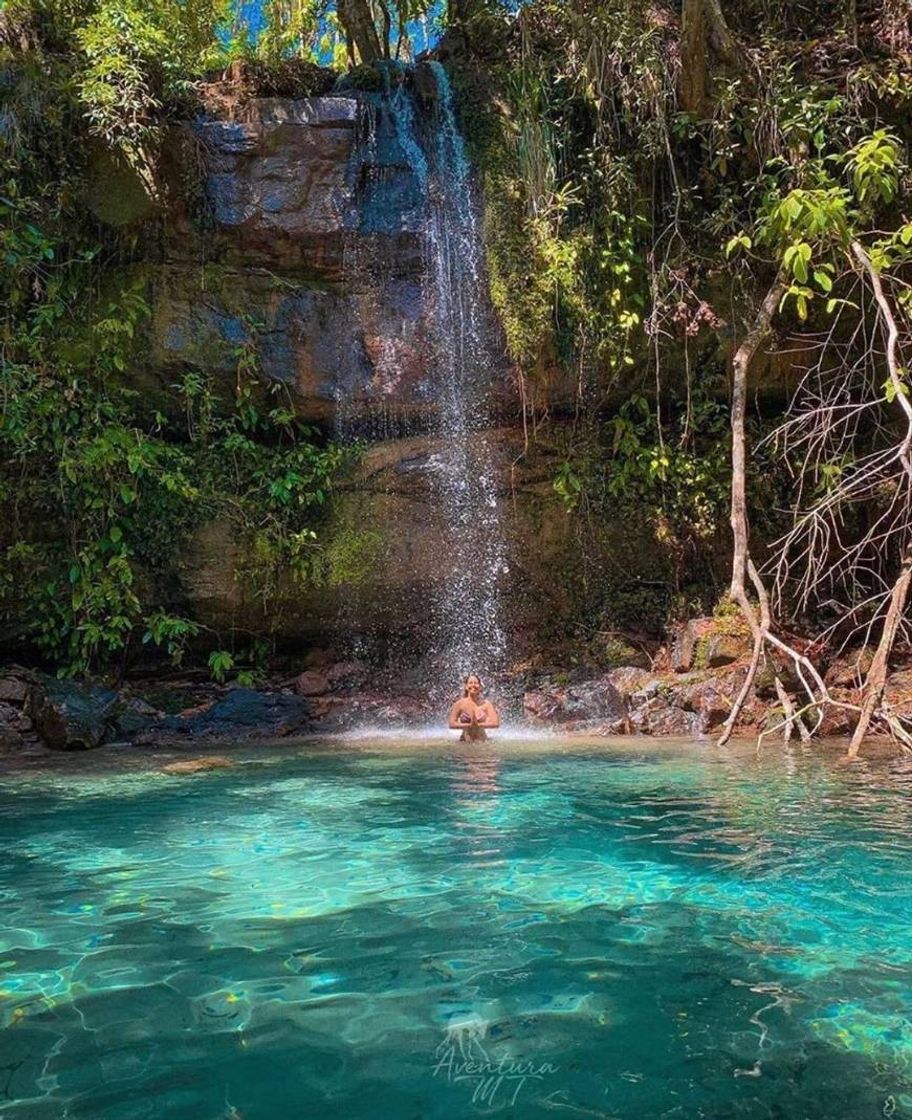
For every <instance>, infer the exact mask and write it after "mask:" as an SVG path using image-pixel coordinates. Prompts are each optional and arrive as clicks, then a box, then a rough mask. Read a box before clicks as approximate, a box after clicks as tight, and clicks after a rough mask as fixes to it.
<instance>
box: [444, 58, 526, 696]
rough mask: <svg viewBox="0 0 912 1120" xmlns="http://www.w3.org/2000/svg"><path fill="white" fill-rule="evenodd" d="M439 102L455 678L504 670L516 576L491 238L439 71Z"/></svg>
mask: <svg viewBox="0 0 912 1120" xmlns="http://www.w3.org/2000/svg"><path fill="white" fill-rule="evenodd" d="M430 71H431V74H432V75H433V79H434V85H435V87H436V91H437V97H436V99H435V100H434V109H435V111H434V113H433V128H432V134H431V136H429V137H428V138H427V141H426V143H427V146H428V147H429V149H430V150H429V158H428V169H429V176H428V189H427V199H428V210H429V213H428V222H427V234H426V237H425V241H424V247H425V278H426V280H425V283H426V295H427V298H428V300H429V311H430V315H429V324H430V333H431V340H432V354H433V366H434V372H435V377H436V381H437V385H438V388H439V393H440V396H439V413H438V416H439V430H440V434H441V435H442V436H443V437H444V439H445V441H446V442H445V444H444V447H445V450H444V451H443V452H442V453H441V456H440V463H439V467H438V471H439V487H440V496H441V499H442V504H443V508H444V509H445V510H446V514H447V521H448V523H449V525H450V526H451V532H450V537H449V539H448V540H447V541H446V542H441V543H442V544H445V546H446V548H447V550H448V553H449V555H450V557H451V558H452V561H453V572H452V578H451V579H450V580H449V581H447V583H446V584H445V585H444V587H443V588H442V589H441V600H440V602H439V604H438V609H439V622H438V626H439V628H440V629H439V633H438V651H437V652H438V655H439V658H440V661H441V663H442V666H443V667H445V668H446V669H448V670H450V671H452V672H454V674H455V673H462V674H464V673H466V672H469V671H477V672H479V673H481V674H482V675H483V674H484V673H485V672H488V671H490V670H493V669H496V668H498V667H499V666H500V665H501V663H502V661H503V657H504V654H505V644H506V643H505V636H504V630H503V623H502V620H501V618H500V596H499V594H498V591H499V587H500V583H501V578H502V576H503V575H504V574H505V573H506V568H507V565H506V557H505V548H504V539H503V530H502V526H501V523H500V517H499V511H498V508H497V494H496V484H495V482H496V480H495V467H496V463H495V462H494V461H493V456H492V453H491V448H490V445H489V443H488V441H487V440H486V439H485V429H486V428H487V427H488V426H489V424H490V414H489V411H488V401H487V398H488V393H489V390H490V388H491V381H492V377H493V373H494V369H495V366H496V362H495V360H494V354H493V351H492V329H491V328H492V323H491V320H490V315H489V313H488V308H489V304H488V296H487V290H486V277H485V269H484V260H483V256H482V254H483V241H482V232H481V229H480V225H479V220H478V213H479V211H478V205H477V199H476V197H475V191H474V189H473V183H472V178H471V172H470V167H469V160H468V156H467V154H466V148H465V143H464V141H463V139H462V136H461V134H460V132H459V128H458V126H457V123H456V116H455V112H454V108H453V95H452V90H451V87H450V83H449V79H448V78H447V74H446V71H445V70H444V68H443V67H442V66H441V65H440V63H439V62H432V63H431V64H430Z"/></svg>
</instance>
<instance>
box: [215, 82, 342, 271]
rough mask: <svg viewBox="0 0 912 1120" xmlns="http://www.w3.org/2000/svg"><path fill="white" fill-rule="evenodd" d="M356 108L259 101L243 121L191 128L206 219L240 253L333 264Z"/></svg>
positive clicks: (337, 259)
mask: <svg viewBox="0 0 912 1120" xmlns="http://www.w3.org/2000/svg"><path fill="white" fill-rule="evenodd" d="M357 109H358V106H357V102H355V101H354V100H352V99H351V98H347V97H315V98H309V99H307V100H302V101H291V100H285V99H281V98H259V99H256V100H254V101H252V102H251V103H249V105H248V106H247V107H246V111H245V119H242V120H232V121H221V120H203V121H201V122H200V123H198V124H196V125H194V130H195V132H196V134H197V136H198V137H199V138H200V141H201V143H202V147H203V150H204V152H205V158H206V165H207V166H206V170H207V175H206V194H207V196H208V199H209V203H210V205H211V208H212V216H213V218H214V220H215V222H216V223H217V224H218V226H219V227H220V228H221V229H223V230H233V231H234V232H235V233H236V234H237V237H238V247H239V248H240V249H241V250H244V249H246V250H248V251H250V252H252V253H253V254H255V256H256V257H257V258H258V259H262V260H264V261H265V260H271V261H273V262H275V263H281V264H288V263H297V264H309V265H310V266H311V267H312V268H316V269H327V268H332V267H336V268H338V267H339V266H340V265H341V250H342V241H341V234H342V231H343V229H344V227H345V219H346V215H347V211H348V209H349V206H350V204H351V189H350V185H349V183H348V174H347V172H348V159H349V157H350V155H351V152H352V146H353V142H354V126H355V121H356V118H357ZM333 235H335V236H333Z"/></svg>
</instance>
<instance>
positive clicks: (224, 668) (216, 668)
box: [209, 649, 234, 684]
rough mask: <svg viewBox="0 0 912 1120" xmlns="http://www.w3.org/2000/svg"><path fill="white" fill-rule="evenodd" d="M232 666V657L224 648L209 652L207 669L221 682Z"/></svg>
mask: <svg viewBox="0 0 912 1120" xmlns="http://www.w3.org/2000/svg"><path fill="white" fill-rule="evenodd" d="M233 668H234V657H233V655H232V654H231V653H229V652H228V650H226V649H215V650H213V651H212V653H210V654H209V669H210V670H211V672H212V676H213V677H214V678H215V679H216V680H217V681H218V682H219V683H220V684H221V683H222V682H223V681H224V680H225V678H226V677H227V675H228V674H229V673H230V672H231V670H232V669H233Z"/></svg>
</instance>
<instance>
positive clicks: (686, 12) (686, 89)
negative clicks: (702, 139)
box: [680, 0, 744, 116]
mask: <svg viewBox="0 0 912 1120" xmlns="http://www.w3.org/2000/svg"><path fill="white" fill-rule="evenodd" d="M713 59H715V60H716V61H719V62H722V63H724V64H725V65H726V66H729V67H730V68H731V69H733V70H736V71H737V70H741V69H743V59H744V52H743V51H742V50H741V48H740V47H739V46H738V42H737V40H736V39H735V37H734V35H732V33H731V31H730V30H729V28H728V23H727V22H726V20H725V14H724V13H723V11H722V8H721V5H720V3H719V0H684V7H683V9H682V12H681V91H680V92H681V108H682V109H684V110H685V112H688V113H695V114H696V115H697V116H703V115H704V113H705V112H706V109H707V103H708V100H709V79H710V68H711V62H712V60H713Z"/></svg>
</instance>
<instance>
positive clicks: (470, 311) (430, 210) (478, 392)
mask: <svg viewBox="0 0 912 1120" xmlns="http://www.w3.org/2000/svg"><path fill="white" fill-rule="evenodd" d="M425 73H426V74H427V75H428V76H429V78H430V85H431V87H432V88H431V90H430V91H429V92H430V96H427V95H426V96H424V97H420V96H419V95H418V94H417V93H416V92H415V90H413V89H412V88H410V85H409V84H406V83H404V82H402V81H398V82H396V83H395V85H392V84H391V86H390V88H389V89H388V90H387V91H386V93H384V94H382V95H377V96H371V97H364V98H362V99H361V100H359V105H360V117H361V119H360V122H359V149H360V150H359V152H358V153H357V160H356V162H357V163H358V165H359V166H360V167H361V168H362V169H364V170H363V171H362V183H361V186H360V190H361V192H362V196H363V197H362V206H361V209H360V215H361V217H360V221H361V228H360V230H359V231H358V232H359V236H358V237H357V238H354V239H353V243H354V244H355V246H356V247H355V248H353V250H352V251H351V253H350V255H349V257H348V259H347V261H346V266H347V273H348V280H349V282H350V283H351V284H352V285H353V287H355V288H357V289H358V290H360V291H361V292H362V298H361V308H362V315H366V316H371V315H374V314H375V304H376V301H377V300H378V299H382V298H384V293H386V294H387V295H386V298H389V297H388V293H389V292H390V291H391V285H393V284H395V283H396V280H395V278H394V276H393V274H392V271H391V270H392V265H391V264H390V256H391V255H390V254H385V255H384V254H383V253H382V252H378V251H377V249H376V245H375V244H374V243H372V242H371V240H370V237H371V234H372V233H373V232H374V230H373V229H372V228H371V222H372V221H376V214H377V212H378V210H381V209H382V206H378V205H377V203H376V198H377V197H379V195H380V193H381V192H382V190H383V189H384V188H385V187H388V182H387V183H384V181H383V180H384V176H387V177H388V172H389V169H388V166H387V167H384V166H383V162H382V159H381V158H380V157H378V148H379V147H380V146H382V145H383V144H384V143H385V144H387V145H390V144H391V145H394V146H395V149H396V151H397V153H398V158H400V159H401V160H404V161H405V163H407V165H408V169H409V171H410V173H411V177H412V181H413V182H414V183H415V184H416V186H417V191H416V197H415V206H414V208H413V216H414V222H415V229H416V231H417V233H418V237H419V241H420V244H421V247H422V248H421V252H422V272H423V281H422V285H421V292H420V299H421V302H422V307H421V312H420V315H421V321H422V328H423V338H424V343H425V358H424V365H425V370H426V381H425V387H424V394H425V397H426V408H424V409H423V410H421V412H420V414H421V416H422V420H421V424H422V427H423V433H422V434H426V435H428V436H430V437H431V445H430V446H431V448H432V450H431V452H430V455H429V457H428V459H427V461H426V463H424V464H423V468H422V469H423V470H424V473H425V478H426V482H427V485H428V488H429V489H430V491H431V493H432V495H433V498H434V500H435V504H436V506H437V509H438V510H439V511H440V513H441V514H442V520H443V522H444V524H445V526H446V528H445V530H444V534H443V538H442V539H441V540H440V542H439V545H440V547H439V571H438V578H437V580H436V581H435V586H436V587H437V591H436V592H435V593H434V595H433V598H432V601H431V602H428V603H422V604H421V605H420V609H421V612H422V615H423V617H424V618H426V626H427V640H426V649H427V654H428V657H427V664H428V666H429V669H430V670H431V676H432V677H433V678H435V679H438V680H440V679H441V678H445V679H446V680H447V685H446V687H447V688H450V687H451V684H452V681H453V680H455V679H456V678H457V677H459V676H462V675H464V674H465V673H466V672H469V671H475V672H479V673H482V674H486V673H490V672H492V671H496V670H497V669H498V668H499V667H500V666H501V665H502V663H503V660H504V656H505V652H506V642H505V635H504V628H503V620H502V618H501V612H500V596H499V589H500V585H501V582H502V579H503V577H504V575H505V574H506V573H507V559H506V549H505V542H504V534H503V528H502V525H501V519H500V514H499V510H498V502H497V487H496V469H497V461H496V453H495V451H494V449H493V448H492V441H491V440H490V439H488V438H487V436H486V433H487V432H488V430H489V429H490V427H491V423H492V417H491V411H490V407H489V399H488V398H489V395H490V391H491V387H492V382H493V380H494V377H495V374H496V370H497V368H498V353H497V350H496V347H495V341H494V340H495V337H496V332H495V331H494V329H493V328H494V323H493V316H492V312H491V308H490V302H489V298H488V293H487V285H486V272H485V261H484V249H483V240H482V233H481V228H480V223H479V215H478V201H477V194H476V191H475V187H474V183H473V178H472V173H471V167H470V163H469V159H468V155H467V152H466V146H465V143H464V141H463V138H462V135H461V133H460V131H459V127H458V124H457V121H456V114H455V111H454V104H453V93H452V90H451V87H450V83H449V80H448V78H447V74H446V71H445V70H444V68H443V67H442V66H441V65H440V64H439V63H436V62H434V63H430V64H426V67H425ZM368 196H373V207H372V205H371V198H370V197H368ZM364 198H367V202H366V203H365V202H364ZM396 201H397V203H398V204H401V198H398V197H397V200H396ZM372 215H373V217H372ZM399 283H400V284H401V283H402V281H401V280H400V281H399ZM365 309H366V310H365ZM400 357H401V354H400V350H399V348H398V346H397V342H396V340H395V338H394V339H389V338H387V339H384V341H383V344H382V345H381V346H379V347H378V348H377V349H376V352H375V354H374V355H373V362H374V377H375V379H376V380H377V381H379V382H380V383H382V384H387V385H393V386H395V385H396V384H398V380H399V376H400V374H399V370H398V369H397V361H398V360H399V359H400ZM337 403H338V409H337V411H338V415H339V418H340V419H339V424H340V425H341V428H340V434H341V435H342V437H343V438H351V436H352V434H354V433H356V432H357V434H363V432H364V425H363V420H362V419H361V418H360V417H359V415H358V410H357V408H353V406H352V404H351V402H350V401H346V400H339V401H338V402H337ZM414 424H415V421H414V420H412V421H406V423H405V425H400V426H399V433H400V434H413V432H414ZM374 427H375V428H376V427H377V422H376V419H375V421H374ZM390 428H391V425H390V418H389V414H388V413H383V414H382V426H381V427H380V430H379V431H370V430H369V431H368V434H370V435H372V436H373V437H374V438H378V437H379V438H387V437H388V436H389V434H390Z"/></svg>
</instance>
